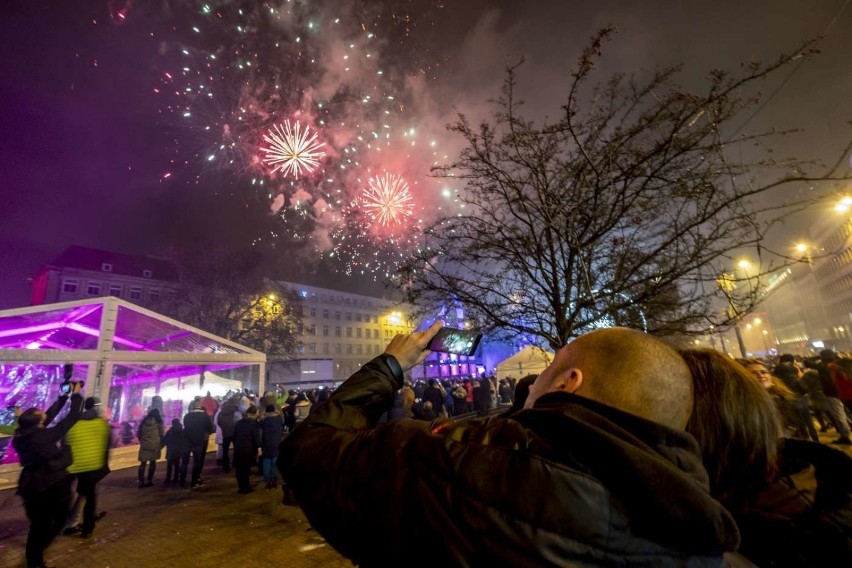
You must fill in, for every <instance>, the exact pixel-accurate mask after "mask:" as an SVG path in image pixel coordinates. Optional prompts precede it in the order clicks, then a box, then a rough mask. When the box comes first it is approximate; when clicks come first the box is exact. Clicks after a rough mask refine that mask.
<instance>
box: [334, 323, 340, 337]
mask: <svg viewBox="0 0 852 568" xmlns="http://www.w3.org/2000/svg"><path fill="white" fill-rule="evenodd" d="M334 336H335V337H340V326H339V325H338V326H335V327H334Z"/></svg>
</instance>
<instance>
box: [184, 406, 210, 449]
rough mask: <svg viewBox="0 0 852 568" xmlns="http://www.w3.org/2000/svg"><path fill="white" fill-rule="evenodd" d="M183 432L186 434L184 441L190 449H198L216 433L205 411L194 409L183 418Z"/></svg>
mask: <svg viewBox="0 0 852 568" xmlns="http://www.w3.org/2000/svg"><path fill="white" fill-rule="evenodd" d="M183 431H184V432H185V433H186V440H187V441H188V442H189V445H190V447H192V448H198V447H201V446H203V445H204V444H205V443H206V442H207V439H208V438H209V437H210V434H212V433H213V432H215V431H216V427H215V426H213V421H212V420H210V417H209V416H208V415H207V411H206V410H204V409H203V408H196V409H194V410H190V411H189V412H187V413H186V415H185V416H184V417H183Z"/></svg>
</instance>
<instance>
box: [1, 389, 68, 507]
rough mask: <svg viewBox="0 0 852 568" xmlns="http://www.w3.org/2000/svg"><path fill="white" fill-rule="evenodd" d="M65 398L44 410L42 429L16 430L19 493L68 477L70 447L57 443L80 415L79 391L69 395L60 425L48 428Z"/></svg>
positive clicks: (47, 485) (36, 490)
mask: <svg viewBox="0 0 852 568" xmlns="http://www.w3.org/2000/svg"><path fill="white" fill-rule="evenodd" d="M67 400H68V397H67V396H62V397H59V399H58V400H57V401H56V402H54V403H53V404H52V405H51V406H50V408H48V409H47V412H46V413H45V419H44V426H45V427H44V428H29V429H27V430H22V429H21V428H18V429H17V430H15V436H14V438H12V447H13V448H15V451H16V452H18V456H19V457H20V460H21V468H22V469H21V476H20V477H19V478H18V490H17V493H18V495H23V496H24V497H25V498H26V496H27V495H30V494H33V493H39V492H42V491H45V490H47V489H48V488H50V487H53V486H54V485H56V484H57V483H61V482H63V481H65V480H67V479H68V476H69V474H68V470H67V468H68V466H69V465H71V449H70V448H69V447H68V446H66V445H60V443H61V441H62V439H63V438H64V437H65V435H66V434H67V433H68V430H70V429H71V427H72V426H73V425H74V424H75V423H76V422H77V420H78V419H79V418H80V414H81V407H82V405H83V398H82V397H81V396H80V395H79V394H75V395H73V396H72V397H71V408H70V410H69V411H68V414H67V415H66V416H65V418H63V419H62V420H61V421H60V422H59V424H57V425H56V426H53V427H52V428H48V427H47V426H48V424H50V423H51V422H53V419H54V418H56V415H57V414H59V411H60V410H62V407H63V406H64V405H65V402H66V401H67Z"/></svg>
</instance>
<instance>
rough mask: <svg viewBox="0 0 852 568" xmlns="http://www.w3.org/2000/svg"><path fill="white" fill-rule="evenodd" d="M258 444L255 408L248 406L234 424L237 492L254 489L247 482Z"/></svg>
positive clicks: (258, 430) (258, 434)
mask: <svg viewBox="0 0 852 568" xmlns="http://www.w3.org/2000/svg"><path fill="white" fill-rule="evenodd" d="M259 444H260V425H259V424H258V423H257V408H256V407H255V406H253V405H252V406H249V407H248V408H246V410H245V412H244V413H243V417H242V418H240V419H239V420H238V421H237V423H236V424H234V470H235V473H236V477H237V489H238V492H239V493H251V492H252V491H254V489H252V487H251V484H250V482H249V478H250V473H251V468H252V466H254V465H257V449H258V446H259Z"/></svg>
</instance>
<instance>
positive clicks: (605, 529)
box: [278, 322, 739, 568]
mask: <svg viewBox="0 0 852 568" xmlns="http://www.w3.org/2000/svg"><path fill="white" fill-rule="evenodd" d="M440 326H441V324H440V322H438V323H437V324H435V325H434V326H432V327H431V328H429V329H428V330H427V331H425V332H419V333H412V334H410V335H398V336H396V337H395V338H394V339H393V340H392V341H391V343H390V344H389V345H388V347H387V348H386V350H385V352H384V354H383V355H380V356H378V357H376V358H375V359H373V360H372V361H369V362H367V363H366V364H365V365H364V366H363V367H362V368H361V369H360V370H359V371H358V372H356V373H355V374H354V375H352V376H351V377H350V378H349V379H348V380H347V381H346V382H344V383H343V385H341V386H340V387H339V388H338V389H337V390H336V391H335V392H334V394H333V395H332V396H331V399H330V400H329V401H328V403H326V404H325V405H323V406H322V407H321V408H319V409H318V410H317V411H316V412H314V413H313V414H311V415H310V416H309V417H308V418H307V419H306V420H305V421H304V422H303V423H302V424H300V425H299V426H298V427H297V428H296V430H295V431H294V432H293V433H292V434H291V435H290V436H289V437H288V438H286V439H285V440H284V441H283V442H282V443H281V446H280V451H279V458H278V466H279V469H280V470H281V473H282V476H283V478H284V480H285V481H286V483H287V488H288V490H289V491H292V494H293V495H294V496H295V498H296V500H297V502H298V503H299V505H300V506H301V507H302V509H303V510H304V512H305V514H306V516H307V517H308V520H309V521H310V522H311V525H312V526H313V527H314V528H315V529H316V530H317V531H318V532H319V533H320V534H322V536H323V537H325V539H326V540H327V541H328V542H329V544H331V545H332V546H334V547H335V548H336V549H337V550H338V551H340V552H341V553H342V554H343V555H345V556H347V557H348V558H350V559H351V560H352V561H353V562H354V563H355V564H357V565H358V566H362V567H364V568H368V567H370V566H388V565H391V564H392V563H394V562H398V561H399V559H400V558H405V559H406V561H405V562H404V563H405V564H406V565H407V566H424V567H425V566H428V567H433V566H441V567H450V566H465V567H469V566H525V567H526V566H541V567H543V566H574V565H583V566H599V565H613V566H615V565H619V566H686V565H689V566H720V565H722V562H723V555H724V554H725V552H726V551H733V550H736V548H737V546H738V544H739V534H738V532H737V527H736V524H735V523H734V520H733V518H732V517H731V515H730V513H728V512H727V511H726V510H725V509H724V508H723V507H722V505H721V504H720V503H718V502H717V501H716V500H714V499H713V498H712V497H711V496H710V495H709V491H708V481H707V480H708V476H707V472H706V470H705V469H704V466H703V464H702V460H701V452H700V450H699V448H698V445H697V443H696V442H695V440H694V439H693V438H692V437H691V436H690V435H688V434H687V433H686V432H685V431H684V429H685V426H686V422H687V419H688V417H689V415H690V411H691V409H692V405H693V400H692V377H691V375H690V373H689V369H688V367H687V366H686V363H685V362H684V360H683V359H682V358H681V357H680V355H679V354H678V353H677V352H676V351H675V350H674V349H672V348H671V347H669V346H667V345H665V344H664V343H662V342H661V341H659V340H657V339H654V338H653V337H651V336H649V335H647V334H644V333H642V332H639V331H635V330H629V329H624V328H611V329H603V330H596V331H593V332H591V333H588V334H586V335H583V336H581V337H579V338H577V339H575V340H574V341H573V342H571V343H570V344H569V345H567V346H565V347H563V348H562V349H561V350H560V351H559V352H558V353H557V354H556V356H555V358H554V360H553V362H552V363H551V365H550V366H549V367H548V368H547V369H545V370H544V371H543V372H542V373H541V374H540V375H539V376H538V378H537V379H536V380H535V382H534V383H533V384H532V385H531V387H530V391H529V395H528V397H527V400H526V403H525V409H524V410H521V411H520V412H518V413H516V414H514V415H512V416H511V417H493V416H489V417H484V418H479V419H473V420H459V421H455V422H453V421H442V420H436V421H433V422H418V421H415V420H398V421H395V422H391V423H389V424H386V425H378V422H379V419H380V417H381V415H382V414H383V412H384V411H386V410H387V408H388V407H389V406H390V405H391V402H392V400H393V396H394V393H395V391H396V390H397V389H399V388H400V387H401V386H402V381H403V373H404V372H405V371H406V370H409V369H411V368H413V367H414V366H416V365H417V364H418V363H420V362H421V361H423V360H424V359H425V357H426V356H427V355H428V350H426V347H427V345H429V340H430V339H431V338H432V336H434V335H435V333H436V332H437V331H438V329H439V328H440ZM424 542H429V543H437V544H436V545H434V546H423V543H424ZM412 551H416V553H415V554H412Z"/></svg>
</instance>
